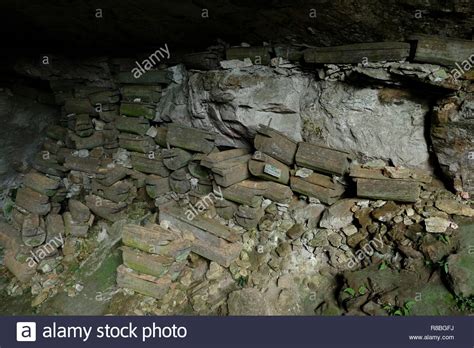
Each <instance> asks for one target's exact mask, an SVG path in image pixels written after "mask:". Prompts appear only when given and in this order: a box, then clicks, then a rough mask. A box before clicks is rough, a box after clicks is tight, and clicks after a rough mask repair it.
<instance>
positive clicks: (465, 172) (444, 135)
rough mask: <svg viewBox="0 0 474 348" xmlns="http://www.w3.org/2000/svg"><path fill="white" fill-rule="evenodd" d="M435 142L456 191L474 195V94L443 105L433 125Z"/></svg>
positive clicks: (441, 102)
mask: <svg viewBox="0 0 474 348" xmlns="http://www.w3.org/2000/svg"><path fill="white" fill-rule="evenodd" d="M431 139H432V142H433V148H434V151H435V153H436V156H437V157H438V161H439V163H440V165H441V169H442V170H443V172H444V173H445V174H446V175H447V176H448V177H450V178H451V179H454V180H455V186H458V187H456V190H462V191H466V192H469V193H471V194H473V193H474V174H473V173H474V94H469V95H467V96H465V97H463V96H461V95H460V96H455V97H450V98H447V99H444V100H442V101H440V102H439V104H438V105H437V107H436V108H435V119H434V121H433V124H432V126H431ZM456 181H457V182H458V183H459V185H457V183H456Z"/></svg>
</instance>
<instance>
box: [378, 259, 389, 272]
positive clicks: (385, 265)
mask: <svg viewBox="0 0 474 348" xmlns="http://www.w3.org/2000/svg"><path fill="white" fill-rule="evenodd" d="M387 267H388V266H387V264H386V263H385V261H382V263H381V264H380V266H379V270H380V271H383V270H384V269H387Z"/></svg>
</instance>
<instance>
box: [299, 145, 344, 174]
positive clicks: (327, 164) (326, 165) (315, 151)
mask: <svg viewBox="0 0 474 348" xmlns="http://www.w3.org/2000/svg"><path fill="white" fill-rule="evenodd" d="M349 158H350V157H349V154H348V153H347V152H344V151H340V150H335V149H331V148H329V147H325V146H321V145H315V144H309V143H304V142H301V143H299V145H298V151H297V152H296V157H295V159H296V164H297V165H299V166H301V167H305V168H309V169H313V170H315V171H318V172H321V173H326V174H335V175H344V174H345V173H346V172H347V170H348V168H349Z"/></svg>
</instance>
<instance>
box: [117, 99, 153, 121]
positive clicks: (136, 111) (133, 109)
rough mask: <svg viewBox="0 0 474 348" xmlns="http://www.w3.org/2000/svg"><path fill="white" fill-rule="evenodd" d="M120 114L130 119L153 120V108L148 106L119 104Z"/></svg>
mask: <svg viewBox="0 0 474 348" xmlns="http://www.w3.org/2000/svg"><path fill="white" fill-rule="evenodd" d="M120 114H122V115H126V116H132V117H142V116H143V117H145V118H147V119H150V120H152V119H153V118H155V107H154V106H153V105H150V104H142V103H126V102H122V103H121V104H120Z"/></svg>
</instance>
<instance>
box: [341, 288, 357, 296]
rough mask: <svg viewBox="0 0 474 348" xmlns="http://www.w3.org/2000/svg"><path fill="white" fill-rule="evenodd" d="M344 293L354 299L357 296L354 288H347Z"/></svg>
mask: <svg viewBox="0 0 474 348" xmlns="http://www.w3.org/2000/svg"><path fill="white" fill-rule="evenodd" d="M344 292H345V293H346V294H349V295H350V296H351V297H354V296H355V294H356V292H355V290H354V289H352V288H345V289H344Z"/></svg>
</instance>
